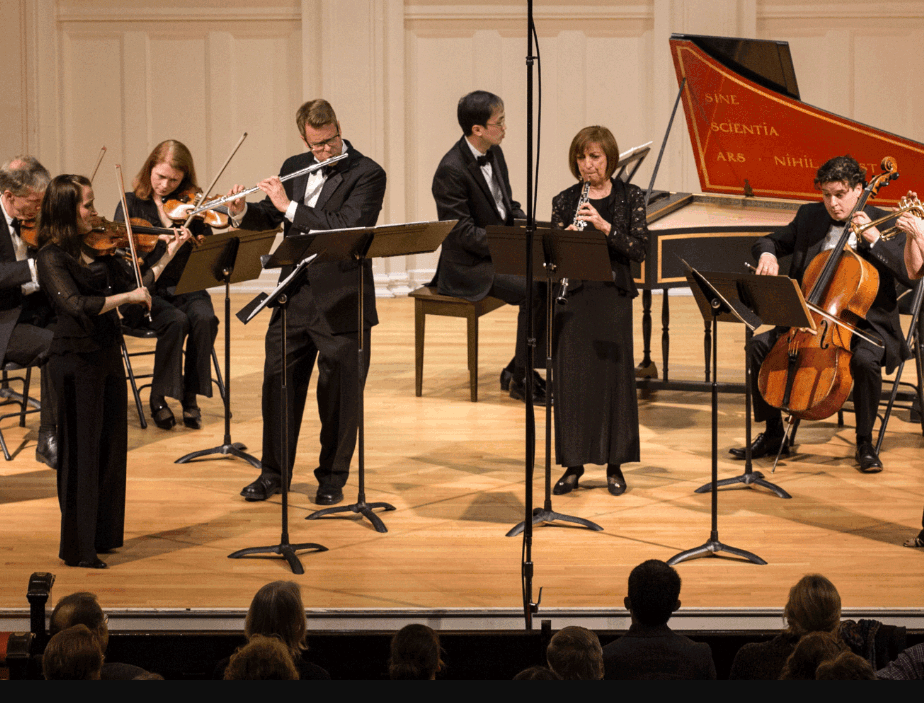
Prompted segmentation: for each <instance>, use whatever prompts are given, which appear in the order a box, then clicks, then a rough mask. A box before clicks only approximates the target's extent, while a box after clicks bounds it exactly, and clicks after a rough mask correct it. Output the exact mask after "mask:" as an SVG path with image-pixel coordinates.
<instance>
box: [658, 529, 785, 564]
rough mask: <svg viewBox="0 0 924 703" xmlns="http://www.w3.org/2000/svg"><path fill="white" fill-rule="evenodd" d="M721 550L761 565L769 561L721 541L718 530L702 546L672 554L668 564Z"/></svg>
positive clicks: (715, 553) (716, 552)
mask: <svg viewBox="0 0 924 703" xmlns="http://www.w3.org/2000/svg"><path fill="white" fill-rule="evenodd" d="M719 552H727V553H728V554H731V555H733V556H736V557H742V558H744V559H747V560H748V561H749V562H751V563H752V564H759V565H761V566H766V564H767V562H765V561H764V560H763V559H761V558H760V557H759V556H757V555H756V554H752V553H751V552H748V551H746V550H744V549H738V548H736V547H729V546H728V545H725V544H722V543H721V542H719V539H718V534H717V533H716V532H713V533H712V536H711V537H710V539H709V541H708V542H706V543H705V544H704V545H702V546H700V547H694V548H693V549H687V550H685V551H683V552H680V554H677V555H675V556H672V557H671V558H670V559H668V560H667V564H668V566H674V565H675V564H679V563H680V562H682V561H685V560H687V559H692V558H693V557H698V556H700V555H702V554H714V555H717V554H718V553H719Z"/></svg>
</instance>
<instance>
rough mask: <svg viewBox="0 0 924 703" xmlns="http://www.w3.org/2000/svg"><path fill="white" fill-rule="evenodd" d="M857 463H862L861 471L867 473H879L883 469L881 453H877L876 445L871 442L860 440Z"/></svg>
mask: <svg viewBox="0 0 924 703" xmlns="http://www.w3.org/2000/svg"><path fill="white" fill-rule="evenodd" d="M856 458H857V463H858V464H859V465H860V471H862V472H863V473H865V474H878V473H879V472H880V471H882V462H881V461H879V455H878V454H877V453H876V447H874V446H873V445H872V443H871V442H860V444H858V445H857V454H856Z"/></svg>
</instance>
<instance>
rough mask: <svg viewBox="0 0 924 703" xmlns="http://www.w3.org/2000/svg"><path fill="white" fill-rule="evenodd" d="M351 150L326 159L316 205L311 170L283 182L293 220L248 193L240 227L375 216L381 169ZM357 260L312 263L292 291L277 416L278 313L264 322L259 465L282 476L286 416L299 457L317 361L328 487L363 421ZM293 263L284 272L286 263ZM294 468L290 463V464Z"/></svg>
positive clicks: (368, 314)
mask: <svg viewBox="0 0 924 703" xmlns="http://www.w3.org/2000/svg"><path fill="white" fill-rule="evenodd" d="M345 143H346V145H347V158H346V159H344V160H343V161H339V162H337V163H336V164H333V165H332V166H331V167H330V168H331V171H330V173H329V174H328V176H327V178H326V180H325V182H324V185H323V186H322V188H321V193H320V196H319V197H318V200H317V202H316V203H315V205H314V207H309V206H307V205H305V204H304V203H303V201H304V198H305V190H306V186H307V183H308V175H304V176H300V177H298V178H293V179H290V180H287V181H285V182H284V183H283V186H284V187H285V191H286V195H288V197H289V198H290V199H291V200H293V201H295V202H296V203H298V206H297V208H296V210H295V215H294V218H293V221H292V222H289V220H287V219H286V218H285V214H284V213H282V212H280V211H279V210H278V209H277V208H276V206H275V205H273V202H272V200H270V198H269V197H267V198H265V199H264V200H263V201H261V202H259V203H249V204H248V205H247V211H246V213H245V214H244V217H243V220H242V221H241V228H242V229H252V230H265V229H273V228H274V227H277V226H278V225H279V224H280V223H284V225H285V234H286V235H289V234H293V235H294V234H304V233H306V232H309V231H316V230H332V229H343V228H347V227H371V226H374V225H375V223H376V220H377V219H378V216H379V211H381V209H382V201H383V200H384V198H385V180H386V177H385V171H383V170H382V168H381V167H380V166H379V165H378V164H377V163H375V162H374V161H373V160H372V159H370V158H368V157H366V156H363V155H362V154H361V153H359V152H358V151H356V149H354V148H353V146H352V145H351V144H350V143H349V142H345ZM313 163H316V161H315V158H314V156H313V155H312V154H311V153H304V154H298V155H296V156H293V157H291V158H289V159H287V160H286V161H285V163H284V164H283V165H282V168H281V169H280V171H279V175H280V176H285V175H287V174H290V173H293V172H295V171H299V170H301V169H303V168H306V167H308V166H310V165H312V164H313ZM358 269H359V263H358V262H356V261H340V262H328V263H319V264H313V265H311V266H309V267H308V269H307V274H306V277H305V279H304V282H303V283H302V285H301V287H300V288H299V289H298V290H297V291H296V292H295V293H294V294H293V295H292V296H291V298H290V302H289V307H288V315H287V327H286V354H287V362H286V366H287V370H288V372H287V373H288V383H287V388H288V391H289V392H288V395H289V398H288V408H289V417H288V419H285V418H283V417H282V416H281V410H280V409H281V405H280V400H281V399H282V394H281V392H280V391H281V384H280V379H281V375H282V365H281V363H280V356H281V354H280V352H281V345H282V342H281V340H280V330H281V329H282V316H281V313H280V312H279V310H278V309H277V310H274V311H273V316H272V318H271V320H270V325H269V329H268V330H267V332H266V362H265V366H264V370H263V460H262V464H263V475H264V476H266V477H273V478H274V479H275V480H277V481H278V480H280V479H279V477H280V476H281V473H282V470H281V467H282V454H283V452H282V433H283V430H284V429H285V426H286V422H287V423H288V425H289V442H288V449H289V468H290V470H291V468H292V465H293V464H294V461H295V449H296V446H297V443H298V434H299V429H300V427H301V424H302V415H303V413H304V410H305V400H306V398H307V395H308V381H309V380H310V378H311V373H312V371H313V370H314V364H315V360H316V359H317V362H318V414H319V415H320V419H321V437H320V443H321V452H320V456H319V459H318V468H317V469H315V472H314V473H315V477H316V478H317V480H318V484H319V485H320V487H321V488H322V489H338V488H342V487H343V486H344V485H345V484H346V481H347V478H348V477H349V471H350V461H351V460H352V458H353V451H354V450H355V448H356V435H357V432H358V427H359V396H358V385H359V384H358V378H357V357H358V352H359V346H358V345H359V333H360V330H358V329H357V326H358V325H357V297H358V295H359V290H358V287H359V281H358V278H357V271H358ZM290 272H291V271H290V269H289V268H288V267H286V268H284V269H283V271H282V273H281V274H280V280H282V278H284V277H286V276H288V275H289V273H290ZM363 277H364V281H363V330H362V332H363V336H364V339H363V352H364V362H365V363H364V367H363V382H365V377H366V373H367V372H368V370H369V360H370V348H369V345H370V340H371V328H372V326H373V325H376V324H378V317H377V316H376V312H375V286H374V284H373V281H372V263H371V262H370V261H366V262H365V264H364V268H363ZM289 475H290V476H291V473H290V474H289Z"/></svg>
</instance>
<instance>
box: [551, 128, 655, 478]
mask: <svg viewBox="0 0 924 703" xmlns="http://www.w3.org/2000/svg"><path fill="white" fill-rule="evenodd" d="M618 161H619V147H618V146H617V145H616V139H615V138H614V137H613V134H612V133H611V132H610V130H608V129H607V128H606V127H585V128H584V129H582V130H581V131H580V132H578V133H577V135H576V136H575V137H574V140H573V141H572V142H571V149H570V152H569V154H568V166H569V167H570V169H571V173H572V175H573V176H574V177H575V178H577V179H578V181H580V182H579V183H577V184H576V185H573V186H571V187H570V188H568V189H567V190H564V191H562V192H561V193H559V194H558V195H557V196H555V199H554V200H553V201H552V223H553V224H554V225H555V226H556V227H560V228H564V229H577V227H576V223H581V222H583V223H585V224H584V231H585V232H589V231H592V230H598V231H600V232H602V233H603V234H604V235H606V242H607V246H608V249H609V257H610V266H611V267H612V269H613V279H612V281H607V282H597V281H575V280H571V281H569V285H568V296H567V298H566V301H567V302H566V305H565V307H564V308H563V309H561V310H560V311H559V312H558V313H557V314H556V316H555V330H554V334H555V336H554V339H553V344H554V348H555V352H554V359H555V368H554V374H553V379H554V384H555V389H554V394H555V454H556V459H557V461H558V463H559V464H561V465H562V466H565V467H567V470H566V471H565V474H564V475H563V476H562V477H561V479H559V481H558V483H556V484H555V489H554V492H555V494H556V495H562V494H565V493H570V492H571V491H572V490H574V489H575V488H577V487H578V481H579V479H580V477H581V476H582V475H583V473H584V464H606V467H607V468H606V477H607V488H608V489H609V492H610V493H612V494H613V495H616V496H618V495H621V494H623V493H625V491H626V479H625V477H624V476H623V473H622V467H621V465H622V464H624V463H626V462H632V461H638V460H639V430H638V398H637V396H636V392H635V372H634V364H633V360H632V299H633V298H635V297H636V296H637V295H638V291H637V290H636V287H635V283H634V282H633V280H632V274H631V271H630V269H629V265H630V261H638V262H641V261H643V260H644V258H645V248H646V243H647V241H648V225H647V223H646V217H645V196H644V194H643V193H642V191H641V190H639V188H638V187H637V186H634V185H627V184H626V183H623V182H622V181H621V180H619V179H618V178H612V176H613V172H614V171H615V170H616V164H617V162H618ZM587 184H589V188H588V189H587V202H583V203H582V198H581V194H582V191H583V188H584V187H585V186H586V185H587Z"/></svg>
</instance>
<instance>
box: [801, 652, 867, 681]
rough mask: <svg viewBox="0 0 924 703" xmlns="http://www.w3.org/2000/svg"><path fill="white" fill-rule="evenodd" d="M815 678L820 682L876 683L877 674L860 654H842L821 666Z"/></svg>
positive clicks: (816, 671)
mask: <svg viewBox="0 0 924 703" xmlns="http://www.w3.org/2000/svg"><path fill="white" fill-rule="evenodd" d="M815 678H816V679H817V680H818V681H875V680H876V672H875V671H873V667H872V665H871V664H870V663H869V662H868V661H867V660H866V659H864V658H863V657H861V656H860V655H859V654H854V653H853V652H841V653H840V654H838V655H837V656H836V657H835V658H834V659H829V660H828V661H825V662H822V663H821V664H819V665H818V668H817V669H816V670H815Z"/></svg>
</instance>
